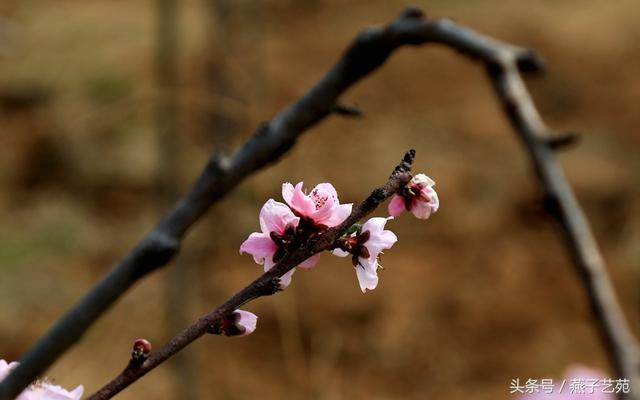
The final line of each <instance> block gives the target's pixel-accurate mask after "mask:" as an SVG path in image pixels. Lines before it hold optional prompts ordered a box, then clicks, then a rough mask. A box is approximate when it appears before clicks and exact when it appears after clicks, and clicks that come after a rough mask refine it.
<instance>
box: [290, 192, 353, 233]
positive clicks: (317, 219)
mask: <svg viewBox="0 0 640 400" xmlns="http://www.w3.org/2000/svg"><path fill="white" fill-rule="evenodd" d="M302 185H303V183H302V182H299V183H298V184H297V185H296V186H295V187H293V185H292V184H290V183H288V182H287V183H285V184H283V185H282V197H283V198H284V201H286V202H287V204H288V205H289V206H290V207H291V208H292V209H293V210H294V211H295V212H296V213H297V214H298V215H300V216H302V217H307V218H310V219H311V220H313V222H314V223H315V224H316V225H323V226H326V227H332V226H336V225H339V224H340V223H342V221H344V220H345V219H346V218H347V217H348V216H349V214H351V207H352V204H340V201H339V200H338V194H337V193H336V189H335V188H334V187H333V185H332V184H330V183H320V184H318V185H316V187H314V188H313V190H312V191H311V193H309V194H305V193H304V192H303V191H302Z"/></svg>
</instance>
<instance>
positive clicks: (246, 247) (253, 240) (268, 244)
mask: <svg viewBox="0 0 640 400" xmlns="http://www.w3.org/2000/svg"><path fill="white" fill-rule="evenodd" d="M276 250H278V246H277V245H276V244H275V243H273V241H272V240H271V238H269V237H267V236H265V235H264V234H263V233H257V232H254V233H252V234H251V235H249V238H247V240H245V241H244V242H243V243H242V244H241V245H240V254H242V253H247V254H251V255H252V256H253V260H254V261H255V262H256V263H257V264H265V260H271V259H272V258H273V255H274V254H275V252H276Z"/></svg>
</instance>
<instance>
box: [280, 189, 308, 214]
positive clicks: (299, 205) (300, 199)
mask: <svg viewBox="0 0 640 400" xmlns="http://www.w3.org/2000/svg"><path fill="white" fill-rule="evenodd" d="M302 185H303V182H298V184H297V185H296V186H295V188H294V187H293V186H292V185H291V184H290V183H288V182H287V183H284V184H283V185H282V198H284V201H286V202H287V204H288V205H289V206H290V207H291V208H293V209H294V210H296V211H298V212H299V213H300V214H302V215H305V216H310V215H311V214H312V213H313V212H314V211H315V210H316V206H315V203H314V202H313V200H311V198H310V197H309V196H307V195H306V194H304V192H303V191H302Z"/></svg>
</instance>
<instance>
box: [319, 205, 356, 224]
mask: <svg viewBox="0 0 640 400" xmlns="http://www.w3.org/2000/svg"><path fill="white" fill-rule="evenodd" d="M352 208H353V204H340V205H338V206H336V207H334V208H333V210H331V214H330V215H329V216H328V217H327V218H325V219H324V220H322V221H318V220H316V222H318V223H321V224H323V225H326V226H328V227H329V228H331V227H334V226H338V225H340V224H341V223H342V222H344V220H345V219H347V217H348V216H349V215H350V214H351V209H352Z"/></svg>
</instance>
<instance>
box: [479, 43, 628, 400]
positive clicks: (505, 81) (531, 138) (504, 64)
mask: <svg viewBox="0 0 640 400" xmlns="http://www.w3.org/2000/svg"><path fill="white" fill-rule="evenodd" d="M517 57H518V55H517V54H516V53H509V52H506V53H505V54H504V55H503V57H501V59H500V60H499V61H494V62H488V63H487V72H488V74H489V77H490V78H491V81H492V82H493V86H494V88H495V91H496V94H497V95H498V98H499V100H500V102H501V103H502V105H503V107H504V109H505V112H506V114H507V116H508V117H509V120H510V122H511V124H512V125H513V127H514V128H515V129H516V131H517V132H518V134H519V135H520V138H521V139H522V142H523V144H524V146H525V149H526V151H527V153H529V156H530V157H531V161H532V163H533V166H534V168H535V171H536V174H537V176H538V179H539V183H540V186H541V187H542V189H543V190H544V192H545V194H546V200H545V205H546V206H547V208H548V209H549V210H550V211H551V214H552V215H553V216H554V217H555V218H556V219H557V220H558V222H559V223H560V225H561V227H562V233H563V234H564V237H565V239H566V242H567V245H568V248H569V250H570V253H571V255H572V257H573V260H574V263H575V266H576V268H577V270H578V272H579V274H580V277H581V279H582V284H583V286H584V287H585V289H586V291H587V296H588V298H589V303H590V305H591V309H592V312H593V315H594V317H595V319H596V321H597V323H598V327H599V330H600V333H601V335H602V337H603V339H604V343H605V347H606V349H607V353H608V355H609V356H610V357H611V359H612V362H613V366H614V368H615V371H616V373H617V374H618V376H619V377H622V378H626V379H630V380H631V393H630V394H624V393H620V394H619V395H620V398H621V399H635V400H638V399H640V350H639V348H638V343H637V341H636V339H635V337H634V336H633V334H632V332H631V330H630V329H629V326H628V325H627V322H626V320H625V318H624V314H623V312H622V309H621V307H620V304H619V303H618V300H617V298H616V293H615V289H614V287H613V285H612V283H611V279H610V278H609V275H608V273H607V268H606V266H605V262H604V259H603V257H602V255H601V254H600V251H599V250H598V246H597V244H596V241H595V238H594V236H593V233H592V231H591V228H590V226H589V222H588V221H587V219H586V217H585V215H584V212H583V211H582V209H581V208H580V205H579V204H578V201H577V200H576V198H575V196H574V194H573V191H572V190H571V186H570V184H569V183H568V181H567V179H566V177H565V175H564V173H563V170H562V167H561V166H560V164H559V163H558V161H557V160H556V158H555V156H554V154H553V150H552V146H553V141H552V140H551V141H550V140H549V139H548V135H547V132H548V130H547V129H546V127H545V125H544V123H543V122H542V119H541V118H540V116H539V114H538V112H537V110H536V107H535V105H534V103H533V100H532V99H531V96H530V95H529V93H528V91H527V88H526V86H525V84H524V82H523V80H522V77H521V75H520V73H519V71H518V65H517Z"/></svg>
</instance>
